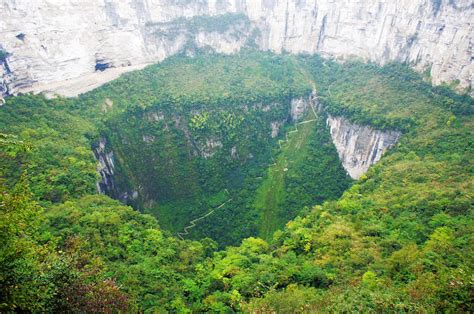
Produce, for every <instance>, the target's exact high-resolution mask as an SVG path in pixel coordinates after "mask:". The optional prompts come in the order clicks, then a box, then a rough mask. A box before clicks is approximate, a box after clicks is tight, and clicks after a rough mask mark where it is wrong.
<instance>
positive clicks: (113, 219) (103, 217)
mask: <svg viewBox="0 0 474 314" xmlns="http://www.w3.org/2000/svg"><path fill="white" fill-rule="evenodd" d="M45 219H46V228H45V229H44V231H43V237H44V238H45V239H55V238H57V239H58V240H59V244H60V245H62V246H64V245H65V244H66V243H67V241H68V239H70V238H78V239H80V240H81V242H83V243H84V245H83V247H82V249H83V250H85V251H87V252H90V253H91V254H93V255H95V256H100V257H101V258H102V260H103V262H104V264H105V271H106V274H107V275H108V276H110V277H111V278H115V279H116V280H117V281H118V282H120V283H121V284H122V285H123V289H124V291H125V292H126V293H127V294H128V295H129V296H130V297H131V298H132V300H136V302H137V303H136V304H135V305H134V306H135V307H137V308H139V309H145V308H146V309H159V308H162V306H163V305H164V304H168V310H173V306H172V305H171V304H172V303H173V302H177V301H179V300H180V294H181V290H180V287H181V285H182V283H181V281H182V280H183V279H184V278H185V276H190V275H191V273H192V270H193V267H192V266H191V265H193V264H195V263H196V262H199V261H200V259H201V258H202V257H203V256H204V249H203V247H202V245H201V244H200V243H197V242H195V243H184V242H181V241H178V240H177V239H175V238H171V237H169V236H168V235H166V234H164V233H163V232H162V231H161V230H160V229H159V227H158V224H157V222H156V220H155V219H154V218H153V217H152V216H148V215H144V214H140V213H139V212H137V211H135V210H133V209H132V208H130V207H127V206H123V205H121V204H120V202H118V201H115V200H111V199H110V198H108V197H106V196H99V195H94V196H85V197H83V198H81V199H78V200H76V201H68V202H65V203H63V204H60V205H56V206H53V207H51V208H50V209H49V210H48V211H47V212H46V215H45Z"/></svg>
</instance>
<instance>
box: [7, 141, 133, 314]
mask: <svg viewBox="0 0 474 314" xmlns="http://www.w3.org/2000/svg"><path fill="white" fill-rule="evenodd" d="M5 139H6V140H5ZM28 150H29V145H27V144H25V143H22V142H20V141H17V140H15V139H14V137H12V136H3V135H2V139H1V140H0V152H1V154H0V155H2V154H3V153H4V152H8V153H9V155H2V157H3V158H5V159H8V158H12V159H16V158H17V155H15V154H11V152H13V151H15V152H23V153H25V152H26V153H27V152H28ZM5 156H7V157H5ZM41 213H42V208H41V207H40V206H39V205H38V204H37V203H36V202H34V201H33V200H32V196H31V193H30V191H29V189H28V182H27V180H26V176H25V175H24V173H23V174H20V179H19V180H18V181H17V182H16V183H15V184H14V185H13V187H12V188H8V189H6V188H5V186H4V185H3V184H2V185H0V310H1V311H2V312H25V311H37V312H44V311H61V312H64V311H66V312H70V311H74V312H83V311H88V312H90V311H94V312H103V311H111V310H113V309H115V310H119V309H121V310H126V309H127V308H128V299H127V297H126V296H125V295H124V294H123V293H122V292H121V291H120V289H119V288H118V287H117V285H116V284H115V281H114V280H111V279H110V278H107V277H106V276H104V274H103V272H102V269H101V267H100V259H99V258H97V257H94V258H93V259H91V257H90V256H89V255H87V254H84V253H81V251H80V250H79V249H78V248H79V245H80V243H79V242H77V241H76V246H75V247H74V248H71V247H69V248H64V249H63V250H58V249H57V248H56V243H55V242H53V241H50V242H48V243H46V244H43V243H42V238H41V236H40V231H39V228H40V221H41V220H42V217H41Z"/></svg>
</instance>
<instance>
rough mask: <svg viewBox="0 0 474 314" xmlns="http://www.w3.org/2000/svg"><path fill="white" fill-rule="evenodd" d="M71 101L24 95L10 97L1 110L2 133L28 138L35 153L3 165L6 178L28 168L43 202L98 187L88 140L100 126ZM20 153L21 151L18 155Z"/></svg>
mask: <svg viewBox="0 0 474 314" xmlns="http://www.w3.org/2000/svg"><path fill="white" fill-rule="evenodd" d="M71 104H72V101H71V100H66V99H55V100H46V99H45V98H44V97H41V96H31V95H24V96H18V97H12V98H8V99H7V103H6V104H5V105H4V106H2V108H0V111H1V114H0V132H3V133H9V134H15V136H17V138H18V140H21V141H23V142H28V143H29V145H30V146H31V152H30V153H29V154H28V155H27V156H26V157H25V158H24V159H22V160H21V161H17V162H16V167H9V166H5V167H1V165H2V163H1V162H0V167H1V169H0V173H1V174H2V177H3V178H6V179H7V182H10V185H11V184H12V182H16V181H17V180H18V175H19V170H20V169H21V170H23V171H26V172H27V173H28V177H29V180H30V187H31V191H32V193H33V195H34V196H35V197H36V198H37V199H38V200H40V201H44V202H61V201H64V200H66V199H68V198H70V197H77V196H80V195H84V194H87V193H93V192H94V191H95V183H96V181H97V179H98V178H97V173H96V164H95V161H94V155H93V154H92V152H91V150H90V142H89V138H91V137H93V136H94V134H95V132H96V129H95V127H94V126H93V125H92V124H91V123H90V122H89V121H87V120H86V119H83V118H81V117H80V116H78V115H75V114H74V113H72V112H70V107H71ZM20 155H21V153H20Z"/></svg>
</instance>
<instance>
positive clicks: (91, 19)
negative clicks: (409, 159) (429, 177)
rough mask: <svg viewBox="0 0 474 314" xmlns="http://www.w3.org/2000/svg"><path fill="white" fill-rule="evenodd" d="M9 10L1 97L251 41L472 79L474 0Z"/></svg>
mask: <svg viewBox="0 0 474 314" xmlns="http://www.w3.org/2000/svg"><path fill="white" fill-rule="evenodd" d="M226 13H231V14H234V15H235V16H234V18H231V17H232V16H230V15H225V14H226ZM0 14H1V18H0V50H3V51H6V52H8V57H7V58H6V62H5V64H6V66H5V65H4V64H2V66H0V85H1V86H0V94H4V93H5V91H8V92H9V93H16V92H20V91H21V92H24V91H29V90H32V91H49V92H58V93H60V94H64V95H67V96H71V95H75V94H78V93H81V92H84V91H86V90H89V89H92V88H94V87H97V86H98V85H100V84H101V83H103V82H106V81H108V80H111V79H113V78H115V77H117V76H118V75H119V74H120V73H122V72H125V71H129V70H133V69H137V68H140V67H143V66H144V65H146V64H150V63H153V62H157V61H160V60H163V59H164V58H166V57H168V56H170V55H173V54H176V53H178V52H180V51H183V50H185V49H188V48H189V47H197V48H209V49H212V50H215V51H218V52H223V53H234V52H236V51H238V50H239V49H240V48H241V47H243V46H244V45H245V44H247V43H248V41H249V40H255V41H256V44H257V46H258V47H260V48H261V49H263V50H267V49H269V50H272V51H275V52H282V51H289V52H293V53H299V52H304V53H321V54H322V55H325V56H331V57H336V58H342V59H345V58H350V57H358V58H361V59H363V60H371V61H375V62H378V63H381V64H383V63H386V62H388V61H390V60H398V61H403V62H409V63H410V64H412V65H413V67H415V68H416V69H417V70H419V71H424V70H426V69H430V71H431V77H432V80H433V82H434V83H435V84H439V83H441V82H443V81H455V80H458V81H459V87H460V88H469V87H471V86H472V81H473V72H474V71H473V63H472V60H473V56H474V53H473V49H472V45H473V38H474V36H473V33H474V30H473V25H472V21H473V20H474V4H473V3H472V0H399V1H392V0H364V1H362V0H337V1H335V0H128V1H118V0H61V1H57V0H35V1H33V0H0ZM223 14H224V15H223ZM200 16H217V21H218V22H217V23H214V24H215V25H217V28H215V27H214V28H212V27H211V28H209V27H208V25H207V24H206V23H205V22H206V20H205V19H204V23H202V22H203V20H202V19H201V20H199V19H198V20H197V22H196V21H195V20H193V19H192V18H193V17H200ZM186 18H187V20H186ZM219 21H220V22H219ZM199 22H201V23H199ZM206 25H207V26H206ZM255 30H258V32H255ZM256 34H258V36H256ZM102 70H105V71H103V72H102Z"/></svg>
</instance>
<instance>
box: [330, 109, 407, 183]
mask: <svg viewBox="0 0 474 314" xmlns="http://www.w3.org/2000/svg"><path fill="white" fill-rule="evenodd" d="M326 123H327V126H328V127H329V130H330V133H331V137H332V141H333V143H334V145H335V146H336V149H337V153H338V155H339V159H340V160H341V162H342V165H343V167H344V169H346V171H347V173H348V174H349V175H350V176H351V178H353V179H359V178H360V176H362V175H363V174H364V173H366V172H367V170H368V169H369V167H370V166H371V165H373V164H375V163H376V162H378V161H379V160H380V158H382V155H383V154H384V153H385V152H386V151H387V150H388V149H389V148H391V147H392V146H393V145H395V144H396V143H397V141H398V139H399V138H400V136H401V133H400V132H396V131H386V132H385V131H380V130H375V129H373V128H371V127H369V126H362V125H358V124H355V123H352V122H350V121H349V120H347V119H345V118H343V117H333V116H331V115H328V118H327V120H326Z"/></svg>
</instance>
